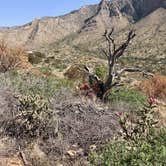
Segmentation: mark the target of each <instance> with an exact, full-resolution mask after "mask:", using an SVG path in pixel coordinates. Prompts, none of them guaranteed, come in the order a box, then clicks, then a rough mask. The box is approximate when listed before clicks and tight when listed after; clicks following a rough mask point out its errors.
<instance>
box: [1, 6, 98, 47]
mask: <svg viewBox="0 0 166 166" xmlns="http://www.w3.org/2000/svg"><path fill="white" fill-rule="evenodd" d="M96 8H97V6H96V5H91V6H85V7H82V8H81V9H80V10H76V11H73V12H71V13H69V14H67V15H63V16H60V17H44V18H41V19H35V20H33V21H32V22H30V23H27V24H25V25H23V26H18V27H6V28H5V27H2V28H0V39H4V40H6V41H8V42H9V43H10V44H12V45H16V44H21V45H26V46H27V45H28V46H31V47H32V46H34V47H37V46H41V45H42V44H45V43H52V42H54V41H56V40H58V39H61V38H63V37H64V36H66V35H69V34H70V33H73V32H77V31H78V30H79V29H80V28H81V27H82V26H83V24H84V21H85V19H87V18H89V17H91V16H92V15H94V13H96Z"/></svg>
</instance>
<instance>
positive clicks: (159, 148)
mask: <svg viewBox="0 0 166 166" xmlns="http://www.w3.org/2000/svg"><path fill="white" fill-rule="evenodd" d="M165 135H166V129H162V130H160V131H156V132H151V134H150V136H151V140H146V139H138V140H137V141H132V142H127V141H115V142H111V143H108V144H107V145H105V146H103V147H102V148H101V149H99V150H98V151H96V152H92V153H91V154H90V157H89V160H90V162H91V164H92V165H94V166H95V165H96V166H98V165H104V166H110V165H112V166H114V165H115V166H122V165H123V166H128V165H138V166H142V165H159V166H160V165H161V166H162V165H165V164H166V137H165Z"/></svg>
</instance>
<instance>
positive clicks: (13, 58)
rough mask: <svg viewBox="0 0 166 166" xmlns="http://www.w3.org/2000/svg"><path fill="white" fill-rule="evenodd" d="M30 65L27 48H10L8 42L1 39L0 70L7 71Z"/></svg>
mask: <svg viewBox="0 0 166 166" xmlns="http://www.w3.org/2000/svg"><path fill="white" fill-rule="evenodd" d="M28 66H30V64H29V63H28V58H27V57H26V54H25V50H24V49H23V48H21V47H17V48H9V47H8V45H7V44H6V42H4V41H0V71H1V72H6V71H8V70H12V69H15V68H27V67H28Z"/></svg>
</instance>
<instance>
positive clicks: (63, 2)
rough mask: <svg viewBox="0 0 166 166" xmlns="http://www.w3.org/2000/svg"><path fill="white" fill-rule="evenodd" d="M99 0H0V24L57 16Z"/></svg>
mask: <svg viewBox="0 0 166 166" xmlns="http://www.w3.org/2000/svg"><path fill="white" fill-rule="evenodd" d="M99 1H100V0H0V26H14V25H22V24H25V23H27V22H30V21H31V20H32V19H34V18H40V17H43V16H59V15H62V14H65V13H68V12H70V11H72V10H75V9H79V8H80V7H81V6H84V5H89V4H97V3H99Z"/></svg>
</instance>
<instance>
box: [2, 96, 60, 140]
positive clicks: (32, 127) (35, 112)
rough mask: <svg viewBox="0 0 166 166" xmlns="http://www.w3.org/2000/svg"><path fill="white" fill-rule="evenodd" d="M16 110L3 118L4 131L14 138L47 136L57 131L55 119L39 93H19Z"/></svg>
mask: <svg viewBox="0 0 166 166" xmlns="http://www.w3.org/2000/svg"><path fill="white" fill-rule="evenodd" d="M17 98H18V104H17V111H15V112H13V114H14V115H13V117H12V118H11V119H9V120H8V119H7V118H6V119H5V120H4V131H5V133H6V134H7V135H9V136H11V137H16V138H28V139H30V138H33V137H49V136H51V135H54V134H56V132H57V131H58V126H57V124H58V123H57V119H56V116H55V115H54V113H53V111H52V110H51V109H49V106H48V102H47V101H46V100H44V99H43V98H42V97H41V96H39V95H29V96H24V95H19V96H17Z"/></svg>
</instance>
